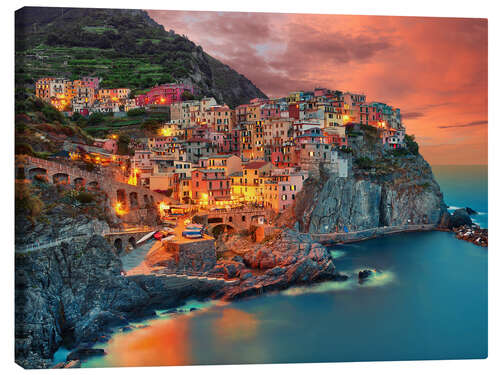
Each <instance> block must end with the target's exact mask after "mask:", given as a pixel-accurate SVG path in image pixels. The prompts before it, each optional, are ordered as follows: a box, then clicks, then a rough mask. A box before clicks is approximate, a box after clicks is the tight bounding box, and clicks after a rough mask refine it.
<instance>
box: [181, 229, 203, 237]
mask: <svg viewBox="0 0 500 375" xmlns="http://www.w3.org/2000/svg"><path fill="white" fill-rule="evenodd" d="M182 235H183V236H184V237H186V238H203V235H202V234H201V232H200V231H184V232H182Z"/></svg>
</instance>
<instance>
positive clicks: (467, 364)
mask: <svg viewBox="0 0 500 375" xmlns="http://www.w3.org/2000/svg"><path fill="white" fill-rule="evenodd" d="M7 2H8V3H7ZM497 4H498V2H495V1H483V0H475V1H467V2H459V0H454V1H450V0H446V1H436V0H434V1H431V0H419V1H411V2H410V1H408V2H406V1H402V0H392V1H389V0H354V1H343V2H338V1H332V0H329V1H328V0H314V1H304V0H302V1H298V0H288V1H284V0H280V1H276V0H275V1H269V0H267V1H266V0H251V1H247V2H241V3H240V2H237V1H231V0H210V1H201V0H191V1H189V2H188V1H179V2H170V1H159V0H156V1H154V0H143V1H139V2H138V1H131V0H121V1H117V0H101V1H96V0H87V1H74V0H66V1H57V0H45V1H24V2H23V1H17V0H14V1H9V0H6V1H5V2H3V3H2V5H1V7H2V9H1V10H2V11H1V14H0V16H1V18H2V20H1V21H2V22H1V23H0V27H1V29H2V33H1V34H0V35H1V41H2V52H3V53H2V55H1V57H2V58H1V59H0V63H1V67H2V69H1V70H0V71H1V74H2V78H3V79H2V80H1V81H0V82H1V86H0V95H1V96H2V100H1V102H0V103H1V112H0V113H1V117H0V120H1V123H0V128H1V130H2V133H1V136H0V142H1V147H0V152H1V156H2V157H1V159H0V162H1V163H2V168H1V169H0V173H1V182H2V183H1V184H0V189H1V193H2V194H1V195H0V197H1V206H0V210H1V211H0V212H1V213H2V215H0V228H1V237H0V240H1V244H2V246H1V247H0V254H1V256H2V262H1V263H0V264H1V265H3V267H2V268H1V271H0V277H1V281H2V282H1V284H0V285H1V288H2V294H1V298H2V299H1V300H0V314H1V319H0V322H1V324H2V330H1V332H2V335H3V339H2V340H0V345H1V350H0V355H1V358H2V359H1V361H0V367H1V368H2V370H4V371H3V373H21V372H22V371H24V370H22V369H21V368H20V367H19V366H17V365H16V364H15V363H14V255H13V254H14V178H13V177H14V168H13V166H14V126H13V125H14V124H13V123H14V118H13V113H14V95H13V94H14V11H15V10H16V9H18V8H21V7H23V6H27V5H31V6H64V7H108V8H142V9H165V10H168V9H179V10H207V11H208V10H212V11H214V10H219V11H249V12H255V11H265V12H287V13H292V12H293V13H325V14H363V15H391V16H436V17H475V18H488V19H489V20H488V24H489V85H488V87H489V108H490V109H492V110H490V111H489V116H488V117H489V147H488V149H489V157H488V159H489V165H490V168H489V191H490V192H492V194H490V195H489V208H488V216H489V225H488V226H489V230H490V239H489V244H490V246H489V270H490V272H489V302H488V303H489V358H488V359H486V360H461V361H411V362H365V363H330V364H301V365H245V366H188V367H168V368H165V367H156V368H116V369H106V370H102V369H97V370H86V369H85V370H84V369H82V370H73V371H78V373H89V374H90V373H92V374H101V373H103V374H104V373H105V374H118V373H119V374H135V373H137V372H139V371H140V372H147V373H148V374H164V373H166V372H168V373H169V374H195V373H200V372H203V373H204V374H207V375H209V374H234V373H235V372H238V373H239V374H253V373H255V372H258V373H279V372H285V371H286V372H287V373H290V374H302V373H305V372H307V373H313V372H319V373H331V372H337V373H341V374H342V375H344V374H357V373H370V375H374V374H375V375H376V374H384V375H389V374H398V375H399V374H423V373H425V374H434V373H439V374H444V373H448V372H453V373H454V374H466V373H467V374H471V373H472V374H480V373H493V372H495V373H498V371H499V369H500V365H499V364H500V359H499V357H500V349H499V348H500V346H499V337H498V336H499V335H498V333H499V330H498V327H499V324H498V322H499V320H500V314H499V302H498V299H499V293H498V291H499V288H498V286H499V275H498V272H499V271H498V269H499V267H498V266H499V263H498V259H499V255H498V251H500V250H499V248H498V242H497V236H496V233H495V229H497V225H496V224H497V219H498V213H499V204H498V202H499V199H498V197H497V196H496V193H497V191H496V190H495V188H494V187H495V186H498V184H496V183H497V182H498V177H499V172H498V167H497V165H498V164H497V163H498V161H499V152H498V149H497V147H499V146H498V145H497V144H496V142H497V141H498V140H499V139H500V138H499V132H498V130H497V129H496V125H497V124H498V123H497V121H496V120H498V118H499V116H498V115H496V114H495V109H497V108H498V104H499V103H498V98H499V94H498V89H497V88H498V87H499V84H500V82H499V63H500V58H499V44H500V40H499V35H500V34H499V29H500V11H499V10H500V7H499V6H498V5H497ZM241 73H244V72H241ZM463 303H467V301H466V300H464V301H463ZM401 334H402V335H404V334H405V332H401ZM332 339H333V340H335V339H336V338H335V337H332ZM464 340H467V338H466V337H464ZM304 350H307V348H304ZM495 368H497V370H494V369H495ZM47 371H48V370H39V371H37V373H46V372H47ZM52 371H56V370H52Z"/></svg>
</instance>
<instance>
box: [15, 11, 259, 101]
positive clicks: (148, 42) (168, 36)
mask: <svg viewBox="0 0 500 375" xmlns="http://www.w3.org/2000/svg"><path fill="white" fill-rule="evenodd" d="M15 24H16V84H17V85H31V84H33V82H34V81H35V80H36V79H37V78H40V77H44V76H65V77H68V78H70V79H77V78H78V77H81V76H84V75H97V76H100V77H102V78H103V81H102V84H101V85H102V87H105V88H106V87H130V88H131V89H133V90H134V93H139V92H141V90H143V89H146V88H149V87H152V86H154V85H155V84H161V83H168V82H174V81H184V80H188V81H191V82H193V83H194V84H195V85H197V86H198V87H199V89H200V92H199V94H200V95H204V96H213V97H215V98H216V99H217V101H219V102H225V103H227V104H228V105H230V106H231V107H235V106H237V105H239V104H242V103H247V102H248V101H249V100H250V99H252V98H255V97H261V98H265V97H266V96H265V94H264V93H263V92H262V91H260V90H259V89H258V88H257V87H256V86H255V85H254V84H253V83H252V82H250V81H249V80H248V79H247V78H245V77H244V76H243V75H241V74H239V73H238V72H236V71H234V70H233V69H231V68H230V67H229V66H227V65H225V64H223V63H221V62H220V61H218V60H216V59H214V58H213V57H211V56H210V55H208V54H207V53H205V52H204V51H203V49H202V47H201V46H197V45H196V44H195V43H193V42H191V41H190V40H189V39H187V38H186V37H185V36H181V35H178V34H176V33H175V32H174V31H172V30H170V31H168V32H167V31H165V29H164V28H163V26H161V25H159V24H157V23H156V22H155V21H154V20H152V19H151V18H150V17H149V16H148V15H147V13H146V12H144V11H142V10H119V9H85V8H47V7H40V8H39V7H24V8H21V9H20V10H18V11H17V12H16V21H15Z"/></svg>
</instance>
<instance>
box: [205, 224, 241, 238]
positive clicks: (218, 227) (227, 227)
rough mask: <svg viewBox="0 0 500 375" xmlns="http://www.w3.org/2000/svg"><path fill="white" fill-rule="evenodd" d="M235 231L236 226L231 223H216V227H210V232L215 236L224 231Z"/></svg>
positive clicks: (227, 232) (229, 232)
mask: <svg viewBox="0 0 500 375" xmlns="http://www.w3.org/2000/svg"><path fill="white" fill-rule="evenodd" d="M234 232H235V229H234V227H232V226H231V225H227V224H218V225H215V226H214V227H212V228H211V229H209V233H210V234H211V235H212V236H214V237H219V236H221V235H222V234H224V233H226V234H231V233H234Z"/></svg>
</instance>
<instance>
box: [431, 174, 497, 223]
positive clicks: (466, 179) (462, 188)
mask: <svg viewBox="0 0 500 375" xmlns="http://www.w3.org/2000/svg"><path fill="white" fill-rule="evenodd" d="M432 171H433V172H434V177H435V178H436V180H437V182H438V183H439V185H440V186H441V191H442V192H443V193H444V200H445V202H446V204H447V205H448V206H450V207H449V211H450V212H453V211H454V210H455V209H456V208H462V207H466V206H468V207H470V208H472V209H473V210H475V211H477V212H478V215H473V216H472V217H471V218H472V221H473V222H475V223H476V224H479V225H480V226H481V228H488V166H487V165H474V166H456V165H444V166H442V165H441V166H433V167H432Z"/></svg>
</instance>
